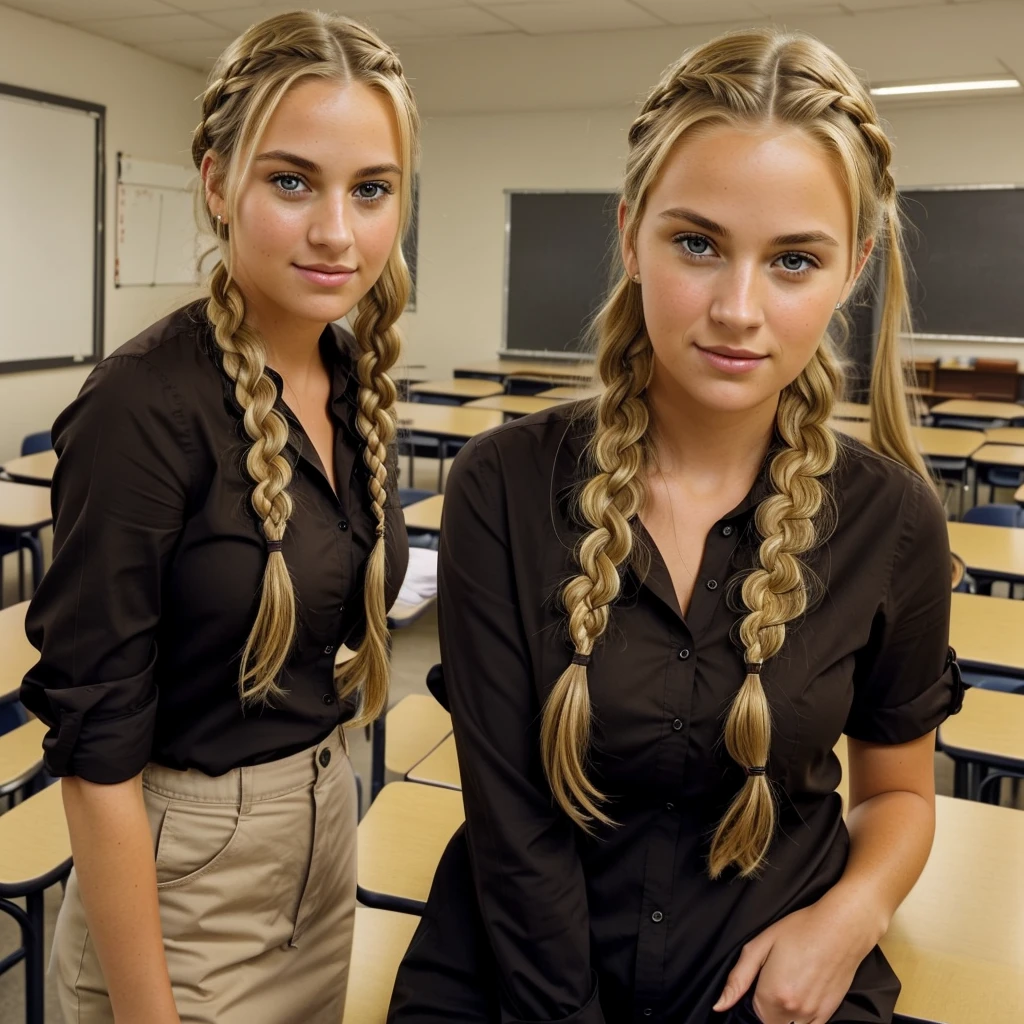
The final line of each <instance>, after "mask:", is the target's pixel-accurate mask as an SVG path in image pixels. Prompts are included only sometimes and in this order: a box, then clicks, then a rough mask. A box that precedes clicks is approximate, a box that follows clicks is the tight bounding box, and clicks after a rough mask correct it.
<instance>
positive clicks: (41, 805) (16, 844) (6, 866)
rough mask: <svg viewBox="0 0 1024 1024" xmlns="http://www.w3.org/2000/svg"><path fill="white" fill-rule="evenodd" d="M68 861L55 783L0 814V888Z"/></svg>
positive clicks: (68, 842)
mask: <svg viewBox="0 0 1024 1024" xmlns="http://www.w3.org/2000/svg"><path fill="white" fill-rule="evenodd" d="M437 792H438V793H443V792H444V790H440V789H439V790H438V791H437ZM70 862H71V838H70V837H69V836H68V826H67V822H66V821H65V819H64V804H63V802H62V800H61V790H60V783H59V782H55V783H54V784H53V785H52V786H47V787H46V789H44V790H43V791H42V792H40V793H36V794H35V795H34V796H31V797H29V799H27V800H25V801H23V802H22V803H20V804H17V805H16V806H14V807H12V808H11V809H10V810H9V811H6V812H5V813H4V814H3V815H0V886H4V887H6V886H17V885H19V883H20V884H24V883H26V882H30V881H32V880H33V879H37V878H43V877H45V876H46V875H48V874H50V873H51V872H53V871H55V870H57V869H58V868H59V867H60V866H61V865H70Z"/></svg>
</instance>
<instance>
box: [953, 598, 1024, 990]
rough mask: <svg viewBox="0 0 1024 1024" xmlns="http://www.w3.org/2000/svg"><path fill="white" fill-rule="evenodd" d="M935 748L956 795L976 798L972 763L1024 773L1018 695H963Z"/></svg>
mask: <svg viewBox="0 0 1024 1024" xmlns="http://www.w3.org/2000/svg"><path fill="white" fill-rule="evenodd" d="M982 600H993V601H997V600H999V598H982ZM939 749H940V750H942V751H944V752H945V753H946V754H948V755H949V756H950V757H951V758H952V759H953V761H954V762H955V764H956V790H955V795H956V796H964V797H966V796H968V795H969V794H970V795H972V796H974V795H976V790H975V789H974V787H970V783H969V781H968V776H967V768H968V767H969V766H970V765H972V764H976V765H983V766H984V767H986V768H996V769H1003V770H1006V771H1011V772H1024V700H1022V699H1021V695H1020V694H1019V693H1003V692H1002V691H1000V690H983V689H981V688H980V687H972V688H971V689H970V690H968V691H967V693H966V694H964V706H963V709H962V710H961V712H960V714H958V715H952V716H951V717H949V718H947V719H946V721H945V722H943V723H942V725H941V726H939ZM969 787H970V788H969ZM1021 1009H1022V1010H1024V1007H1021Z"/></svg>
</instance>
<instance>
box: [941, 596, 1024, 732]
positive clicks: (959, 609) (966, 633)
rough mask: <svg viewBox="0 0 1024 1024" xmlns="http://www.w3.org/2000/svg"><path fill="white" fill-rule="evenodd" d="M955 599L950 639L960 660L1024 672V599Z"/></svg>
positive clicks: (972, 665) (973, 665) (970, 665)
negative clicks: (1022, 639) (1023, 639)
mask: <svg viewBox="0 0 1024 1024" xmlns="http://www.w3.org/2000/svg"><path fill="white" fill-rule="evenodd" d="M952 601H953V603H952V607H951V609H950V623H949V642H950V644H951V645H952V647H953V648H954V649H955V650H956V653H957V657H958V659H959V660H960V663H961V664H962V665H965V666H967V667H968V668H976V669H993V670H996V671H1004V672H1020V673H1021V674H1022V675H1024V643H1022V642H1021V637H1024V601H1011V600H1010V598H1008V597H985V596H983V595H982V594H953V595H952ZM1020 703H1021V708H1022V710H1024V700H1022V701H1021V702H1020ZM1022 735H1024V734H1022Z"/></svg>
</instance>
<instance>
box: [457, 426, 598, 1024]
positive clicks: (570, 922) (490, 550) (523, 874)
mask: <svg viewBox="0 0 1024 1024" xmlns="http://www.w3.org/2000/svg"><path fill="white" fill-rule="evenodd" d="M535 499H536V495H532V494H531V495H528V496H527V497H526V498H525V499H524V500H530V501H533V500H535ZM509 514H510V513H509V509H508V506H507V502H506V496H505V485H504V483H503V471H502V467H501V463H500V456H499V453H498V451H497V446H496V445H495V444H494V443H493V442H492V441H491V440H489V439H487V438H483V439H476V440H474V441H471V442H470V443H469V445H467V446H466V448H465V449H463V451H462V452H460V454H459V456H458V458H457V459H456V460H455V464H454V466H453V467H452V472H451V476H450V478H449V480H448V484H447V487H446V489H445V507H444V517H443V522H442V528H441V545H440V560H439V573H440V580H439V582H440V591H439V593H440V605H439V608H440V633H441V657H442V662H443V665H444V676H445V685H446V688H447V692H448V697H449V699H450V702H451V712H452V721H453V726H454V730H455V740H456V745H457V747H458V751H459V763H460V765H461V766H462V780H463V801H464V803H465V810H466V836H467V840H468V846H469V853H470V863H471V864H472V873H473V882H474V887H475V890H476V896H477V901H478V903H479V906H480V911H481V915H482V918H483V922H484V928H485V930H486V933H487V936H488V940H489V944H490V946H491V949H492V951H493V954H494V958H495V961H496V964H497V968H498V974H499V978H500V994H499V1001H500V1006H501V1014H500V1020H501V1024H524V1022H528V1021H529V1022H534V1021H559V1022H565V1024H568V1022H570V1021H571V1022H572V1024H604V1015H603V1012H602V1010H601V1005H600V1002H599V999H598V995H597V985H596V981H595V978H594V975H593V972H592V968H591V962H590V915H589V911H588V907H587V894H586V885H585V881H584V878H583V869H582V865H581V862H580V858H579V854H578V852H577V849H576V840H575V832H574V826H573V825H572V823H571V822H570V820H569V819H568V817H567V816H566V815H565V814H564V813H563V812H562V811H561V810H560V809H559V808H558V807H557V806H556V805H555V804H554V801H553V799H552V796H551V790H550V788H549V787H548V785H547V782H546V780H545V778H544V774H543V769H542V767H541V762H540V753H539V734H540V726H539V723H540V698H539V696H538V689H537V687H536V686H535V680H534V674H533V670H532V668H531V658H530V653H529V652H530V648H529V643H528V639H527V635H526V630H525V627H524V624H523V620H522V617H521V615H520V613H519V600H520V598H519V594H518V592H517V588H516V568H515V564H514V556H513V552H512V550H511V545H510V543H509V523H508V516H509ZM528 557H533V555H532V553H531V554H530V555H529V556H528ZM528 599H529V600H531V601H532V600H536V599H537V595H535V594H531V595H528Z"/></svg>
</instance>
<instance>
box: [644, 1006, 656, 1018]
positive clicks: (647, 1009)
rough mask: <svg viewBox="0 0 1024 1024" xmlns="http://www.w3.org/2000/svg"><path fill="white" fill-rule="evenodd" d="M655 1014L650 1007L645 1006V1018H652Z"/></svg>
mask: <svg viewBox="0 0 1024 1024" xmlns="http://www.w3.org/2000/svg"><path fill="white" fill-rule="evenodd" d="M653 1013H654V1011H653V1010H652V1009H651V1008H650V1007H649V1006H645V1007H644V1016H645V1017H650V1016H651V1015H652V1014H653Z"/></svg>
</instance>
